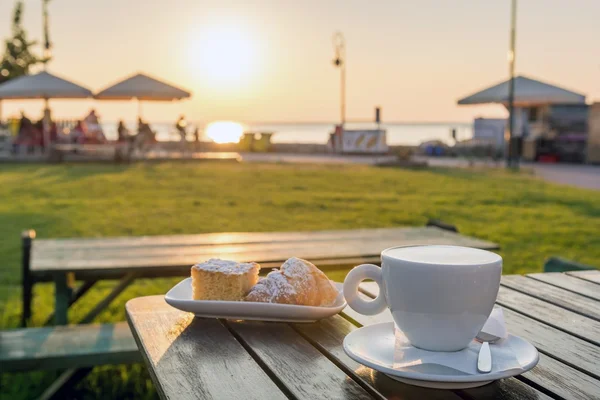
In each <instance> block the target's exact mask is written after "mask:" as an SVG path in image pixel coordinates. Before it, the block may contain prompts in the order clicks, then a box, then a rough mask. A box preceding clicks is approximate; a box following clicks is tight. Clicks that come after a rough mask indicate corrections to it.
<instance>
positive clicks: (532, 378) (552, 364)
mask: <svg viewBox="0 0 600 400" xmlns="http://www.w3.org/2000/svg"><path fill="white" fill-rule="evenodd" d="M522 377H523V378H525V379H526V380H527V381H529V382H532V383H534V384H536V385H540V386H542V387H543V388H544V389H546V390H548V391H550V392H552V393H554V394H556V395H558V396H560V397H562V398H565V399H580V400H589V399H598V398H599V397H598V396H599V394H600V381H598V380H597V379H595V378H592V377H591V376H588V375H586V374H583V373H581V372H579V371H577V370H575V369H574V368H571V367H569V366H567V365H565V364H562V363H561V362H559V361H557V360H555V359H553V358H551V357H548V356H546V355H544V354H540V362H539V363H538V365H537V366H536V367H535V368H534V369H532V370H531V371H529V372H526V373H524V374H523V375H522Z"/></svg>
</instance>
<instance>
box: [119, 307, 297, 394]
mask: <svg viewBox="0 0 600 400" xmlns="http://www.w3.org/2000/svg"><path fill="white" fill-rule="evenodd" d="M125 307H126V310H127V319H128V321H129V325H130V327H131V331H132V333H133V336H134V338H135V339H136V342H137V344H138V347H139V349H140V351H141V353H142V357H143V358H144V360H145V362H146V365H147V366H148V370H149V372H150V376H151V377H152V381H153V382H154V385H155V386H156V389H157V391H158V393H159V395H160V396H161V397H162V398H171V399H193V398H205V399H214V398H230V399H235V398H240V399H267V398H268V399H271V398H274V399H286V398H287V396H285V395H284V393H283V392H282V391H281V390H280V389H279V388H278V387H277V385H276V384H275V383H274V382H273V381H272V380H271V379H270V378H269V376H268V375H267V374H266V373H265V372H264V371H263V370H262V369H261V368H260V366H259V365H258V364H257V363H256V362H255V361H254V360H253V359H252V357H251V356H250V355H249V354H248V352H247V351H246V350H245V349H244V348H243V347H242V346H241V345H240V344H239V343H238V342H237V340H236V339H235V338H234V337H233V335H231V333H230V332H229V331H228V330H227V329H226V328H225V327H224V326H223V325H222V324H221V323H220V322H219V321H218V320H216V319H201V318H193V317H192V315H191V314H188V313H184V312H181V311H178V310H176V309H174V308H172V307H170V306H168V305H167V304H166V303H165V301H164V297H163V296H148V297H140V298H136V299H133V300H130V301H128V302H127V304H126V306H125Z"/></svg>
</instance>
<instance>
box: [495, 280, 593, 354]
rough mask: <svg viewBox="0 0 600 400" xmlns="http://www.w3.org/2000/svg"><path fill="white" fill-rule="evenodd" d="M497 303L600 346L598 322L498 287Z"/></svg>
mask: <svg viewBox="0 0 600 400" xmlns="http://www.w3.org/2000/svg"><path fill="white" fill-rule="evenodd" d="M497 303H498V304H500V305H501V306H502V307H505V308H509V309H511V310H514V311H518V312H520V313H521V314H524V315H527V316H528V317H530V318H533V319H535V320H537V321H540V322H543V323H545V324H547V325H550V326H553V327H555V328H558V329H560V330H561V331H563V332H567V333H569V334H571V335H573V336H576V337H578V338H580V339H583V340H587V341H588V342H590V343H593V344H594V345H596V346H600V322H598V321H594V320H592V319H589V318H587V317H585V316H583V315H580V314H577V313H574V312H572V311H569V310H566V309H564V308H562V307H559V306H555V305H553V304H549V303H547V302H545V301H543V300H540V299H536V298H535V297H531V296H528V295H526V294H523V293H520V292H517V291H515V290H512V289H509V288H506V287H502V286H501V287H500V290H499V291H498V299H497Z"/></svg>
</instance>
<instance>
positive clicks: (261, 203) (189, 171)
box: [0, 162, 600, 399]
mask: <svg viewBox="0 0 600 400" xmlns="http://www.w3.org/2000/svg"><path fill="white" fill-rule="evenodd" d="M428 218H438V219H442V220H444V221H447V222H450V223H453V224H455V225H457V226H458V227H459V229H460V231H461V232H462V233H465V234H467V235H472V236H476V237H479V238H482V239H487V240H491V241H494V242H497V243H499V244H500V245H501V247H502V251H500V254H501V255H502V256H503V257H504V260H505V262H504V272H505V273H525V272H532V271H539V270H541V267H542V264H543V262H544V260H545V259H546V258H547V257H548V256H551V255H561V256H563V257H566V258H569V259H573V260H576V261H579V262H582V263H586V264H592V265H600V235H599V232H600V192H597V191H588V190H582V189H575V188H570V187H565V186H558V185H552V184H548V183H545V182H543V181H540V180H538V179H536V178H535V177H532V176H530V175H528V174H527V173H520V174H517V173H507V172H504V171H490V170H447V169H426V170H404V169H393V168H374V167H363V166H312V165H286V164H268V165H262V164H233V163H231V164H229V163H217V162H207V163H182V162H177V163H154V164H135V165H130V166H115V165H91V164H90V165H88V164H77V165H58V166H40V165H0V238H1V239H0V259H1V260H2V264H1V265H0V328H11V327H16V326H17V324H18V318H19V313H20V305H19V295H20V287H19V283H20V265H19V259H20V253H19V252H20V242H19V235H20V232H21V230H23V229H25V228H33V229H35V230H36V231H37V234H38V237H41V238H48V237H73V236H85V237H93V236H113V235H155V234H177V233H202V232H227V231H274V230H315V229H345V228H348V229H349V228H370V227H387V226H399V225H416V226H418V225H423V224H425V222H426V220H427V219H428ZM290 256H292V254H290ZM344 274H345V271H334V272H332V273H331V276H332V277H333V278H335V279H340V280H341V279H343V276H344ZM175 281H176V280H173V279H161V280H141V281H139V282H137V283H136V284H135V285H132V286H131V287H130V288H128V290H126V291H125V292H124V293H123V294H122V295H121V296H120V297H119V298H118V299H117V301H115V302H114V303H113V304H112V305H111V307H110V308H109V309H107V310H106V311H105V312H103V313H102V314H101V315H100V317H99V318H98V319H97V321H99V322H111V321H118V320H124V318H125V317H124V309H123V305H124V303H125V301H126V299H128V298H131V297H135V296H139V295H149V294H161V293H164V292H165V291H166V290H167V289H168V288H169V287H170V286H171V285H172V284H173V282H175ZM109 290H110V284H109V283H103V284H101V285H99V286H98V288H95V289H93V290H92V291H91V292H90V293H88V294H87V295H86V296H85V297H84V298H83V299H82V300H81V301H80V302H79V303H77V305H76V306H75V307H74V309H73V310H72V311H71V314H70V318H75V319H76V318H77V317H81V316H83V314H85V312H86V311H88V310H89V309H90V308H91V306H92V304H93V303H94V300H95V299H97V298H99V297H100V296H102V295H103V294H104V293H106V292H108V291H109ZM51 308H52V288H51V287H50V285H38V286H36V291H35V300H34V317H33V323H34V324H38V325H39V324H41V323H42V321H44V320H45V317H46V316H47V314H48V313H49V312H50V309H51ZM51 378H52V376H51V374H48V373H33V374H12V375H4V376H2V377H1V379H2V381H0V388H1V389H0V390H2V392H1V393H2V394H6V395H7V398H11V399H12V398H29V397H31V396H33V395H35V394H39V393H40V392H41V390H42V389H43V387H44V385H46V384H48V382H49V381H50V380H51ZM77 390H78V396H79V398H95V397H98V396H101V395H104V396H105V397H107V398H108V397H120V398H128V397H129V398H132V397H134V396H135V397H146V398H154V397H156V393H155V392H154V390H153V388H152V385H151V383H150V381H149V378H148V375H147V373H146V371H145V370H144V368H143V367H142V366H140V365H136V366H133V367H102V368H97V369H96V370H95V371H94V373H93V374H91V375H90V376H89V377H88V378H86V379H85V380H84V381H83V382H82V384H80V385H79V386H78V388H77Z"/></svg>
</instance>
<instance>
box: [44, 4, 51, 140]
mask: <svg viewBox="0 0 600 400" xmlns="http://www.w3.org/2000/svg"><path fill="white" fill-rule="evenodd" d="M49 2H50V0H42V24H43V31H44V55H43V57H44V58H43V60H42V63H43V64H44V71H46V70H47V68H48V61H50V57H51V50H50V49H51V47H52V44H51V43H50V32H49V31H50V29H49V24H48V3H49ZM50 124H51V116H50V106H49V104H48V99H44V121H43V135H44V143H45V148H46V151H47V150H48V149H50V129H51V126H50Z"/></svg>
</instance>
